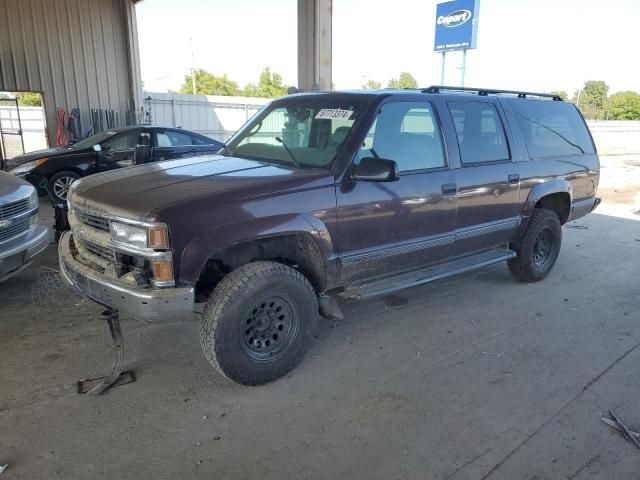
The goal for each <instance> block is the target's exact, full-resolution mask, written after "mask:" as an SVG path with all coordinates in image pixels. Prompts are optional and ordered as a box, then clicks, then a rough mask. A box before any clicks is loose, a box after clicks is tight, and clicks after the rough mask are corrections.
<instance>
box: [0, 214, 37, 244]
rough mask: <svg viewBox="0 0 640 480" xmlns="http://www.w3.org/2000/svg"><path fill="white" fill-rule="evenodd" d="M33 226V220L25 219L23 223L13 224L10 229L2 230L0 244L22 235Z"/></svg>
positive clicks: (0, 231) (0, 230)
mask: <svg viewBox="0 0 640 480" xmlns="http://www.w3.org/2000/svg"><path fill="white" fill-rule="evenodd" d="M30 226H31V219H29V218H25V219H24V220H22V221H21V222H17V223H13V224H11V225H10V226H8V227H5V228H1V229H0V242H4V241H6V240H9V239H11V238H13V237H17V236H18V235H20V234H23V233H25V232H26V231H28V230H29V227H30Z"/></svg>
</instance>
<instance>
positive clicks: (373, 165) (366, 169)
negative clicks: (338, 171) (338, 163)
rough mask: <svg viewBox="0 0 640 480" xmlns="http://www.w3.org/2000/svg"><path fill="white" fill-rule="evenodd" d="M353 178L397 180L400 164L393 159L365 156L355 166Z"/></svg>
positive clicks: (371, 180) (374, 180) (352, 172)
mask: <svg viewBox="0 0 640 480" xmlns="http://www.w3.org/2000/svg"><path fill="white" fill-rule="evenodd" d="M351 178H352V179H354V180H362V181H365V182H395V181H396V180H398V179H399V178H400V175H399V174H398V164H397V163H396V162H394V161H393V160H387V159H385V158H378V157H365V158H363V159H361V160H360V163H358V164H357V165H355V166H354V167H353V170H352V171H351Z"/></svg>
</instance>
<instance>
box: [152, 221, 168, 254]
mask: <svg viewBox="0 0 640 480" xmlns="http://www.w3.org/2000/svg"><path fill="white" fill-rule="evenodd" d="M149 248H161V249H167V248H169V234H168V233H167V227H166V226H164V225H158V226H155V227H149Z"/></svg>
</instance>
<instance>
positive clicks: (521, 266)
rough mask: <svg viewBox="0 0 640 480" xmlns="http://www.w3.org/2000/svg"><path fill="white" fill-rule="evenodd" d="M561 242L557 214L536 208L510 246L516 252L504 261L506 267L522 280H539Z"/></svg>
mask: <svg viewBox="0 0 640 480" xmlns="http://www.w3.org/2000/svg"><path fill="white" fill-rule="evenodd" d="M561 244H562V225H561V224H560V219H559V218H558V215H557V214H556V213H555V212H554V211H552V210H547V209H545V208H536V209H534V210H533V215H531V218H530V219H529V225H528V226H527V229H526V231H525V232H524V235H523V236H522V238H521V239H520V240H519V241H518V242H517V243H515V244H513V245H512V246H511V248H513V249H514V250H515V251H516V253H517V256H516V257H515V258H512V259H510V260H509V261H508V262H507V263H508V265H509V271H510V272H511V273H512V274H513V276H515V277H516V278H517V279H518V280H520V281H522V282H529V283H532V282H538V281H540V280H542V279H544V278H545V277H546V276H547V275H549V272H550V271H551V269H552V268H553V266H554V265H555V263H556V260H557V259H558V254H559V253H560V246H561Z"/></svg>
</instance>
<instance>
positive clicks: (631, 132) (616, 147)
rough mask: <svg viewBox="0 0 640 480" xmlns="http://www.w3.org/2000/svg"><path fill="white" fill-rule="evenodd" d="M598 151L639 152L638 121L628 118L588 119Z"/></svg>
mask: <svg viewBox="0 0 640 480" xmlns="http://www.w3.org/2000/svg"><path fill="white" fill-rule="evenodd" d="M587 124H588V125H589V130H591V135H593V141H594V142H595V143H596V148H597V149H598V153H600V154H601V155H606V154H617V153H640V122H636V121H629V120H597V121H588V122H587Z"/></svg>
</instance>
